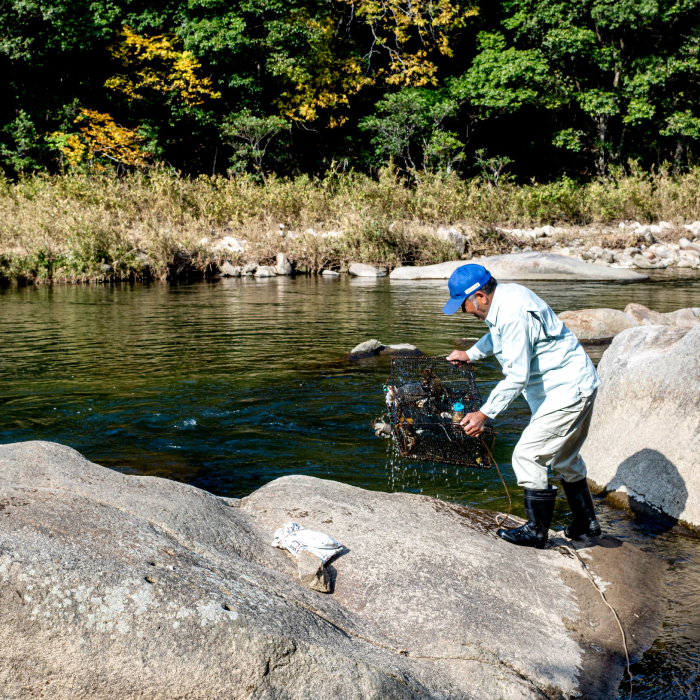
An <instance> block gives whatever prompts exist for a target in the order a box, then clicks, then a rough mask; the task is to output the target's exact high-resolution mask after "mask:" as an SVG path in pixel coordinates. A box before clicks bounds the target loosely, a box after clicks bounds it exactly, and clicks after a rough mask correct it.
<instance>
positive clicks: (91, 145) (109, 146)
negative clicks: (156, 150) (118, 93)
mask: <svg viewBox="0 0 700 700" xmlns="http://www.w3.org/2000/svg"><path fill="white" fill-rule="evenodd" d="M75 124H77V125H78V132H77V133H75V132H74V133H65V132H62V131H55V132H53V133H51V134H49V135H48V136H47V139H48V141H49V142H50V143H51V144H52V145H53V147H54V149H55V150H57V151H59V152H60V153H61V155H62V156H63V157H64V158H65V160H66V161H67V162H68V164H69V165H70V166H72V167H77V166H79V165H80V164H81V163H83V162H85V163H87V165H88V167H91V168H96V169H98V170H104V169H105V166H106V165H115V166H116V167H117V170H119V169H121V168H125V167H129V168H136V167H141V166H144V165H146V164H147V162H148V161H149V158H150V154H149V153H148V152H147V151H146V150H145V149H144V148H143V143H144V138H143V136H141V135H140V134H139V133H138V131H137V130H136V129H128V128H125V127H123V126H121V125H119V124H116V123H115V121H114V119H113V118H112V117H111V116H110V115H109V114H102V113H100V112H96V111H95V110H92V109H82V110H80V114H78V116H77V117H76V118H75Z"/></svg>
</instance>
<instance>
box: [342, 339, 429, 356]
mask: <svg viewBox="0 0 700 700" xmlns="http://www.w3.org/2000/svg"><path fill="white" fill-rule="evenodd" d="M375 355H393V356H394V357H420V356H422V355H423V353H422V352H421V351H420V350H419V349H418V348H417V347H416V346H415V345H410V344H409V343H397V344H395V345H384V343H382V342H380V341H379V340H376V339H374V338H373V339H372V340H366V341H365V342H364V343H360V344H359V345H356V346H355V347H354V348H353V349H352V350H351V351H350V354H349V355H348V359H349V360H361V359H363V358H365V357H374V356H375Z"/></svg>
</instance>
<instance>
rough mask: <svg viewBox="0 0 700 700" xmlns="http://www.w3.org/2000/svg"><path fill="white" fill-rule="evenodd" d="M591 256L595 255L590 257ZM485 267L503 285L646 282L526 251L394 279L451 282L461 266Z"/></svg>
mask: <svg viewBox="0 0 700 700" xmlns="http://www.w3.org/2000/svg"><path fill="white" fill-rule="evenodd" d="M591 257H592V256H591ZM470 262H471V263H477V264H479V265H483V266H484V267H485V268H486V269H487V270H488V271H489V272H490V273H491V274H492V275H493V276H494V277H495V278H496V279H497V280H499V281H500V282H515V281H519V280H524V281H527V280H598V281H608V282H640V281H642V280H645V279H647V277H646V276H644V275H641V274H639V273H637V272H633V271H632V270H623V269H620V268H612V267H604V266H600V265H588V264H586V263H584V262H582V261H581V260H577V259H576V258H572V257H568V256H565V255H556V254H554V253H538V252H534V251H533V252H527V253H525V252H523V253H510V254H507V255H493V256H491V257H488V258H479V259H475V260H471V261H464V260H452V261H451V262H445V263H439V264H438V265H426V266H423V267H397V268H396V269H395V270H393V271H392V273H391V279H394V280H427V279H448V278H449V276H450V275H451V274H452V273H453V272H454V271H455V270H456V269H457V268H458V267H460V266H461V265H467V264H469V263H470Z"/></svg>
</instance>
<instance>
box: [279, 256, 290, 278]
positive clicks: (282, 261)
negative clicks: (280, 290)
mask: <svg viewBox="0 0 700 700" xmlns="http://www.w3.org/2000/svg"><path fill="white" fill-rule="evenodd" d="M275 272H276V273H277V274H278V275H283V276H284V275H291V274H292V263H290V262H289V259H288V258H287V256H286V255H285V254H284V253H277V260H276V263H275Z"/></svg>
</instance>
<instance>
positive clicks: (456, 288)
mask: <svg viewBox="0 0 700 700" xmlns="http://www.w3.org/2000/svg"><path fill="white" fill-rule="evenodd" d="M490 279H491V273H490V272H489V271H488V270H487V269H486V268H485V267H484V266H483V265H462V266H461V267H458V268H457V269H456V270H455V271H454V272H453V273H452V274H451V275H450V279H449V281H448V282H447V286H448V287H449V289H450V300H449V301H448V302H447V304H445V306H443V307H442V313H444V314H447V315H448V316H449V315H450V314H453V313H454V312H455V311H457V309H459V307H460V306H462V304H463V303H464V300H465V299H466V298H467V297H469V296H471V295H472V294H474V292H478V291H479V290H480V289H481V288H482V287H483V286H484V285H485V284H487V283H488V282H489V280H490Z"/></svg>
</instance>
